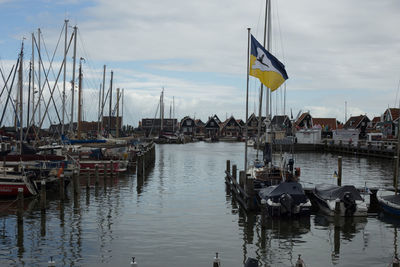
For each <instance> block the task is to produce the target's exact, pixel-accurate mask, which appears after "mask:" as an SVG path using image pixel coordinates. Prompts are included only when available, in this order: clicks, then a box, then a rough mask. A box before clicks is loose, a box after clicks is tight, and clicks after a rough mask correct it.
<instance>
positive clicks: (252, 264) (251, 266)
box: [244, 258, 258, 267]
mask: <svg viewBox="0 0 400 267" xmlns="http://www.w3.org/2000/svg"><path fill="white" fill-rule="evenodd" d="M244 267H258V260H256V259H253V258H247V260H246V263H245V264H244Z"/></svg>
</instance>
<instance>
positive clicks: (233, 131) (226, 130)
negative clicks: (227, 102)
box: [220, 116, 242, 137]
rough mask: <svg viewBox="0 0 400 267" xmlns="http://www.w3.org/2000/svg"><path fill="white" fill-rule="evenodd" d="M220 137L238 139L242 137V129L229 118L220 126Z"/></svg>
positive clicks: (232, 118) (233, 119)
mask: <svg viewBox="0 0 400 267" xmlns="http://www.w3.org/2000/svg"><path fill="white" fill-rule="evenodd" d="M220 127H221V129H220V133H221V136H226V137H239V136H242V127H241V126H240V123H239V122H238V121H237V120H236V119H235V118H234V117H233V116H231V117H230V118H229V119H227V120H226V121H224V122H223V123H221V124H220Z"/></svg>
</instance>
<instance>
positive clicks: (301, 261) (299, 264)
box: [296, 254, 306, 267]
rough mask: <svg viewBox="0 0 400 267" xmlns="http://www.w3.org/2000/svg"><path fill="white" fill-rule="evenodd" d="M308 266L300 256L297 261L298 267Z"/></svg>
mask: <svg viewBox="0 0 400 267" xmlns="http://www.w3.org/2000/svg"><path fill="white" fill-rule="evenodd" d="M305 266H306V264H305V263H304V261H303V260H302V259H301V255H300V254H299V258H298V259H297V261H296V267H305Z"/></svg>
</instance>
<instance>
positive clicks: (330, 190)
mask: <svg viewBox="0 0 400 267" xmlns="http://www.w3.org/2000/svg"><path fill="white" fill-rule="evenodd" d="M346 193H350V194H351V195H352V196H353V199H354V200H363V199H362V197H361V195H360V192H358V190H357V189H356V188H355V187H354V186H353V185H343V186H337V185H332V184H319V185H316V186H315V194H317V195H318V196H320V197H321V198H323V199H327V200H334V199H340V200H343V197H344V195H345V194H346Z"/></svg>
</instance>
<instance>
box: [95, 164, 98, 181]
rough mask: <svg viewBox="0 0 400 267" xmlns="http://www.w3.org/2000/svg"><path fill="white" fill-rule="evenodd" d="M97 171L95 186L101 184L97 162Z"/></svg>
mask: <svg viewBox="0 0 400 267" xmlns="http://www.w3.org/2000/svg"><path fill="white" fill-rule="evenodd" d="M95 172H96V174H95V175H96V183H95V186H98V185H99V165H98V164H96V165H95Z"/></svg>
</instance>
